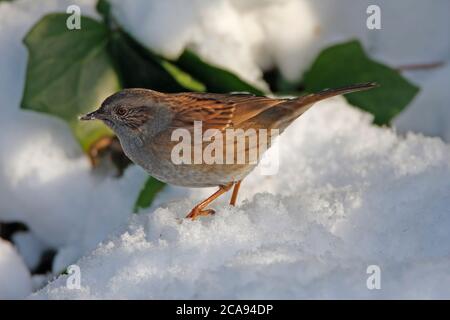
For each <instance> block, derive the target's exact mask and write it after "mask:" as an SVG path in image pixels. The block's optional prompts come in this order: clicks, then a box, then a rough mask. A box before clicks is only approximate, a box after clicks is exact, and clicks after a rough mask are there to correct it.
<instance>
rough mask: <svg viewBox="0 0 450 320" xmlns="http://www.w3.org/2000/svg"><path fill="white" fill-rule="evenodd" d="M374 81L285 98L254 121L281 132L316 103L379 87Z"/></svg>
mask: <svg viewBox="0 0 450 320" xmlns="http://www.w3.org/2000/svg"><path fill="white" fill-rule="evenodd" d="M377 86H378V84H376V83H374V82H368V83H360V84H355V85H351V86H347V87H341V88H336V89H326V90H323V91H320V92H317V93H312V94H308V95H305V96H301V97H298V98H293V99H285V100H284V101H283V102H281V103H279V104H277V105H276V106H274V107H272V108H270V109H268V110H266V111H264V112H262V113H260V114H259V115H258V116H257V117H256V118H257V119H255V120H257V121H253V123H258V124H259V125H260V126H261V127H265V128H272V127H273V128H278V129H279V130H280V133H281V132H282V131H283V130H284V129H285V128H286V127H287V126H289V124H291V123H292V122H293V121H294V120H295V119H297V118H298V117H300V116H301V115H302V114H303V113H304V112H306V111H307V110H308V109H309V108H311V107H312V106H313V105H314V103H316V102H318V101H322V100H324V99H328V98H331V97H334V96H338V95H341V94H347V93H351V92H357V91H363V90H368V89H372V88H375V87H377Z"/></svg>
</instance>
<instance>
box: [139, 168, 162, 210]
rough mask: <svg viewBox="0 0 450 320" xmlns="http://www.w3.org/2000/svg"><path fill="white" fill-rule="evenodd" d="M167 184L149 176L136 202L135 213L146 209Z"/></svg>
mask: <svg viewBox="0 0 450 320" xmlns="http://www.w3.org/2000/svg"><path fill="white" fill-rule="evenodd" d="M164 186H165V184H164V183H163V182H161V181H159V180H157V179H155V178H153V177H149V178H148V180H147V181H146V182H145V185H144V187H143V188H142V190H141V191H140V192H139V196H138V198H137V200H136V203H135V204H134V209H133V211H134V213H137V212H138V211H139V210H140V209H145V208H148V207H149V206H150V204H151V203H152V202H153V199H154V198H155V196H156V194H157V193H158V192H159V191H161V190H162V188H164Z"/></svg>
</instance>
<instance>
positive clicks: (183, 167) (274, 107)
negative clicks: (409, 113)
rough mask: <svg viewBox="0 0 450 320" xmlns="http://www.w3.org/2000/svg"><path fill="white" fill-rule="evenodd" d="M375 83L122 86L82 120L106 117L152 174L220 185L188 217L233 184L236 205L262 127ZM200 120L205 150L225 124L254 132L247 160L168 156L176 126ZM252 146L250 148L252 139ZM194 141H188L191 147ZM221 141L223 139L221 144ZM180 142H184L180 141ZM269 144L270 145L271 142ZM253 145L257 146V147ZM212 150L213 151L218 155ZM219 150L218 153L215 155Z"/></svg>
mask: <svg viewBox="0 0 450 320" xmlns="http://www.w3.org/2000/svg"><path fill="white" fill-rule="evenodd" d="M375 86H376V84H374V83H363V84H357V85H353V86H348V87H344V88H338V89H329V90H324V91H321V92H319V93H314V94H309V95H305V96H301V97H298V98H291V99H288V98H281V99H276V98H268V97H259V96H254V95H251V94H216V93H173V94H166V93H160V92H156V91H152V90H147V89H125V90H122V91H120V92H118V93H116V94H114V95H112V96H110V97H108V98H107V99H106V100H105V101H104V102H103V104H102V106H101V107H100V108H99V109H98V110H96V111H94V112H92V113H89V114H87V115H85V116H83V117H81V118H80V119H81V120H92V119H99V120H102V121H104V122H105V123H106V124H107V125H108V126H109V127H111V128H112V129H113V130H114V131H115V133H116V134H117V136H118V138H119V140H120V142H121V144H122V148H123V150H124V152H125V154H126V155H127V156H128V157H129V158H130V159H131V160H132V161H133V162H135V163H136V164H138V165H140V166H141V167H143V168H144V169H145V170H146V171H147V172H148V173H149V174H151V175H152V176H154V177H155V178H157V179H159V180H161V181H163V182H167V183H170V184H174V185H180V186H186V187H211V186H218V187H219V190H218V191H217V192H216V193H214V194H213V195H212V196H211V197H209V198H208V199H206V200H205V201H203V202H201V203H200V204H198V205H197V206H196V207H194V209H192V210H191V212H190V213H189V214H188V216H187V217H189V218H192V219H195V218H196V217H198V216H203V215H208V214H211V213H213V210H211V209H205V208H206V206H207V205H208V204H210V203H211V202H212V201H213V200H214V199H216V198H217V197H219V196H220V195H222V194H223V193H225V192H227V191H229V190H230V189H231V188H232V187H233V186H234V190H233V194H232V197H231V202H230V204H232V205H235V203H236V199H237V194H238V190H239V187H240V184H241V182H242V180H243V179H244V178H245V177H246V176H247V175H248V174H249V173H250V172H251V171H252V170H253V169H254V168H255V166H256V165H257V164H256V163H251V162H250V161H249V157H250V154H251V152H253V151H256V152H257V154H258V155H260V154H259V152H261V153H262V152H264V151H265V149H261V148H262V146H261V145H260V143H262V136H261V134H260V131H259V130H260V129H267V130H268V131H267V132H268V138H269V142H270V138H271V137H270V133H271V131H270V130H271V129H277V130H279V133H281V132H283V131H284V129H286V128H287V127H288V126H289V125H290V124H291V123H292V122H293V121H294V120H295V119H297V118H298V117H299V116H300V115H302V114H303V113H304V112H305V111H307V110H308V109H309V108H310V107H311V106H312V105H313V104H314V103H315V102H318V101H321V100H324V99H327V98H330V97H333V96H336V95H340V94H346V93H351V92H356V91H362V90H367V89H371V88H373V87H375ZM195 121H201V123H202V132H203V133H208V132H213V133H212V134H211V137H209V139H210V141H201V142H200V144H201V150H203V151H206V150H207V148H208V145H210V144H211V141H215V139H219V138H220V137H221V136H219V134H220V133H226V132H228V130H227V129H235V130H239V129H242V130H244V131H245V132H252V130H255V132H256V133H255V134H253V135H252V134H250V135H249V136H248V137H246V138H245V144H244V146H245V148H244V155H245V162H243V163H236V160H238V154H237V152H236V153H235V154H234V155H233V159H234V160H235V162H234V163H232V164H226V163H211V164H207V163H200V164H195V163H194V162H193V161H192V160H194V156H193V154H192V153H191V154H190V155H189V157H190V160H191V162H190V163H181V164H176V163H174V161H172V160H173V159H172V150H173V149H174V147H176V146H177V145H180V142H179V141H172V139H171V138H172V133H173V132H174V130H176V129H185V130H187V132H190V133H191V134H193V132H194V122H195ZM252 138H255V139H256V140H255V141H257V143H256V145H253V147H250V142H251V139H252ZM218 141H219V142H218V145H221V146H222V147H223V151H222V152H223V154H222V157H223V158H224V159H225V157H226V154H227V152H228V151H231V150H235V149H232V148H236V147H237V144H238V143H237V141H236V140H235V139H233V140H232V141H228V140H227V139H223V141H221V140H218ZM196 142H197V143H198V141H188V142H186V144H188V145H189V146H190V147H191V150H193V149H194V148H195V147H196V146H199V144H197V145H196V144H195V143H196ZM220 142H221V143H220ZM183 143H184V142H183ZM269 147H270V145H269ZM255 149H256V150H255ZM217 152H218V151H217V150H215V153H214V155H220V153H217ZM216 153H217V154H216Z"/></svg>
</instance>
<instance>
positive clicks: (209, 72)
mask: <svg viewBox="0 0 450 320" xmlns="http://www.w3.org/2000/svg"><path fill="white" fill-rule="evenodd" d="M174 63H175V64H176V65H177V66H179V67H180V68H181V69H183V70H184V71H186V72H188V73H189V74H190V75H192V76H193V77H195V78H196V79H198V80H200V81H201V82H202V83H204V84H205V86H206V89H207V91H209V92H216V93H228V92H233V91H239V92H250V93H254V94H256V95H263V94H264V92H263V91H262V90H260V89H258V88H256V87H255V86H252V85H251V84H249V83H247V82H245V81H243V80H242V79H240V78H239V77H238V76H236V75H235V74H233V73H231V72H229V71H227V70H224V69H222V68H219V67H216V66H213V65H212V64H209V63H207V62H205V61H203V60H202V59H201V58H200V57H199V56H197V55H196V54H195V53H193V52H192V51H189V50H185V51H184V52H183V54H182V55H181V56H180V57H179V58H178V60H177V61H175V62H174Z"/></svg>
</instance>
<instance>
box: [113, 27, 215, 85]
mask: <svg viewBox="0 0 450 320" xmlns="http://www.w3.org/2000/svg"><path fill="white" fill-rule="evenodd" d="M109 48H110V52H111V54H112V56H113V57H114V60H115V62H116V65H117V68H118V70H119V72H120V75H121V80H122V84H123V86H124V87H125V88H136V87H139V88H149V89H154V90H159V91H163V92H180V91H204V90H205V89H206V88H205V86H204V85H203V84H202V83H200V82H199V81H197V80H196V79H194V78H193V77H192V76H190V75H189V74H187V73H186V72H184V71H183V70H181V69H180V68H178V67H177V66H176V65H174V64H173V63H171V62H169V61H167V60H164V59H163V58H161V57H159V56H157V55H155V54H153V53H152V52H150V51H149V50H147V49H146V48H144V47H143V46H142V45H140V44H139V43H138V42H137V41H135V40H134V39H133V38H131V37H130V36H128V35H127V34H125V33H124V32H123V31H120V30H118V31H116V32H115V33H114V35H113V36H112V39H111V43H110V47H109Z"/></svg>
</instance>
